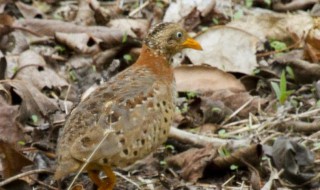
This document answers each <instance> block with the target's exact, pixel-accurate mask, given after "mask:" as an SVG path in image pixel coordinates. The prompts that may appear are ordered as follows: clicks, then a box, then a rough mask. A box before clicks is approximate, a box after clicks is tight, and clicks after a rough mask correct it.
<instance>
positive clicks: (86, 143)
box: [54, 22, 202, 190]
mask: <svg viewBox="0 0 320 190" xmlns="http://www.w3.org/2000/svg"><path fill="white" fill-rule="evenodd" d="M185 48H191V49H195V50H202V47H201V45H200V44H199V43H198V42H197V41H196V40H195V39H193V38H191V37H190V36H189V35H188V33H187V31H186V30H185V29H183V27H182V26H180V25H179V24H177V23H169V22H163V23H160V24H156V25H155V26H153V27H152V28H151V29H150V30H149V32H148V33H147V35H146V37H145V38H144V40H143V43H142V48H141V52H140V56H139V57H138V59H137V61H136V62H135V63H134V64H132V65H131V66H130V67H128V68H127V69H125V70H123V71H121V72H120V73H118V74H117V75H115V76H114V77H113V78H111V79H110V80H108V81H107V82H105V83H104V84H102V85H101V86H99V87H98V88H97V89H96V90H95V91H94V92H92V93H91V94H90V95H89V96H88V97H87V98H85V99H84V100H83V101H81V102H80V103H79V104H78V105H77V106H76V107H75V108H74V109H73V110H72V111H71V113H70V114H69V116H68V118H67V119H66V123H65V125H64V127H63V128H62V129H61V130H60V133H59V138H58V143H57V150H56V155H57V168H56V171H55V175H54V178H55V179H56V180H58V179H62V178H65V177H66V176H68V175H69V174H71V173H75V172H79V171H80V169H81V168H82V167H83V168H84V169H85V170H86V171H87V172H88V176H89V178H90V179H91V180H92V182H93V183H94V184H96V185H97V187H98V190H112V189H113V188H114V186H115V184H116V176H115V174H114V173H113V170H112V169H113V168H124V167H127V166H129V165H131V164H133V163H134V162H135V161H137V160H140V159H142V158H144V157H146V156H147V155H148V154H150V153H151V152H152V151H154V150H155V149H156V148H158V147H159V146H161V145H162V144H163V143H164V142H165V141H166V140H167V138H168V134H169V129H170V126H171V124H172V121H173V116H174V112H175V96H176V91H175V80H174V75H173V68H172V65H171V58H172V56H173V55H175V54H176V53H178V52H180V51H181V50H183V49H185ZM84 164H85V165H84ZM100 171H103V172H104V173H105V175H106V176H107V178H106V179H101V178H100V177H99V172H100Z"/></svg>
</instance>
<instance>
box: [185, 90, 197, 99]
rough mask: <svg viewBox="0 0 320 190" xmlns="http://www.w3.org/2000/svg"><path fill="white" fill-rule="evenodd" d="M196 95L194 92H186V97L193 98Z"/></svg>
mask: <svg viewBox="0 0 320 190" xmlns="http://www.w3.org/2000/svg"><path fill="white" fill-rule="evenodd" d="M196 96H197V93H196V92H191V91H190V92H187V98H188V99H193V98H195V97H196Z"/></svg>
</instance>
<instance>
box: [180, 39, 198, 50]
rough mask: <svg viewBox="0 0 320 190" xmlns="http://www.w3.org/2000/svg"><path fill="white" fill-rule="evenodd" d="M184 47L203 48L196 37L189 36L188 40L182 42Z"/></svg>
mask: <svg viewBox="0 0 320 190" xmlns="http://www.w3.org/2000/svg"><path fill="white" fill-rule="evenodd" d="M182 47H184V48H192V49H196V50H202V47H201V45H200V44H199V42H197V41H196V40H195V39H193V38H190V37H188V38H187V39H186V41H184V42H183V43H182Z"/></svg>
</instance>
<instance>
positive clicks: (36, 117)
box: [31, 115, 39, 123]
mask: <svg viewBox="0 0 320 190" xmlns="http://www.w3.org/2000/svg"><path fill="white" fill-rule="evenodd" d="M31 120H32V123H37V122H38V121H39V119H38V116H37V115H31Z"/></svg>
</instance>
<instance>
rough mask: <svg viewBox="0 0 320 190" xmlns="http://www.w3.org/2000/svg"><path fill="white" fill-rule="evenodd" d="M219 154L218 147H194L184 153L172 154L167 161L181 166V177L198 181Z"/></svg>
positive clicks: (175, 165)
mask: <svg viewBox="0 0 320 190" xmlns="http://www.w3.org/2000/svg"><path fill="white" fill-rule="evenodd" d="M216 156H218V152H217V150H216V149H213V148H212V146H210V145H209V146H207V147H205V148H201V149H198V148H192V149H189V150H187V151H185V152H183V153H180V154H177V155H175V156H171V157H169V158H167V159H166V162H167V163H168V164H169V165H170V166H171V167H178V168H181V177H182V178H183V179H185V180H187V181H190V182H197V180H198V179H200V178H202V177H203V172H204V170H205V168H206V167H207V166H208V165H209V164H210V163H211V162H212V160H213V159H214V158H215V157H216Z"/></svg>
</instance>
